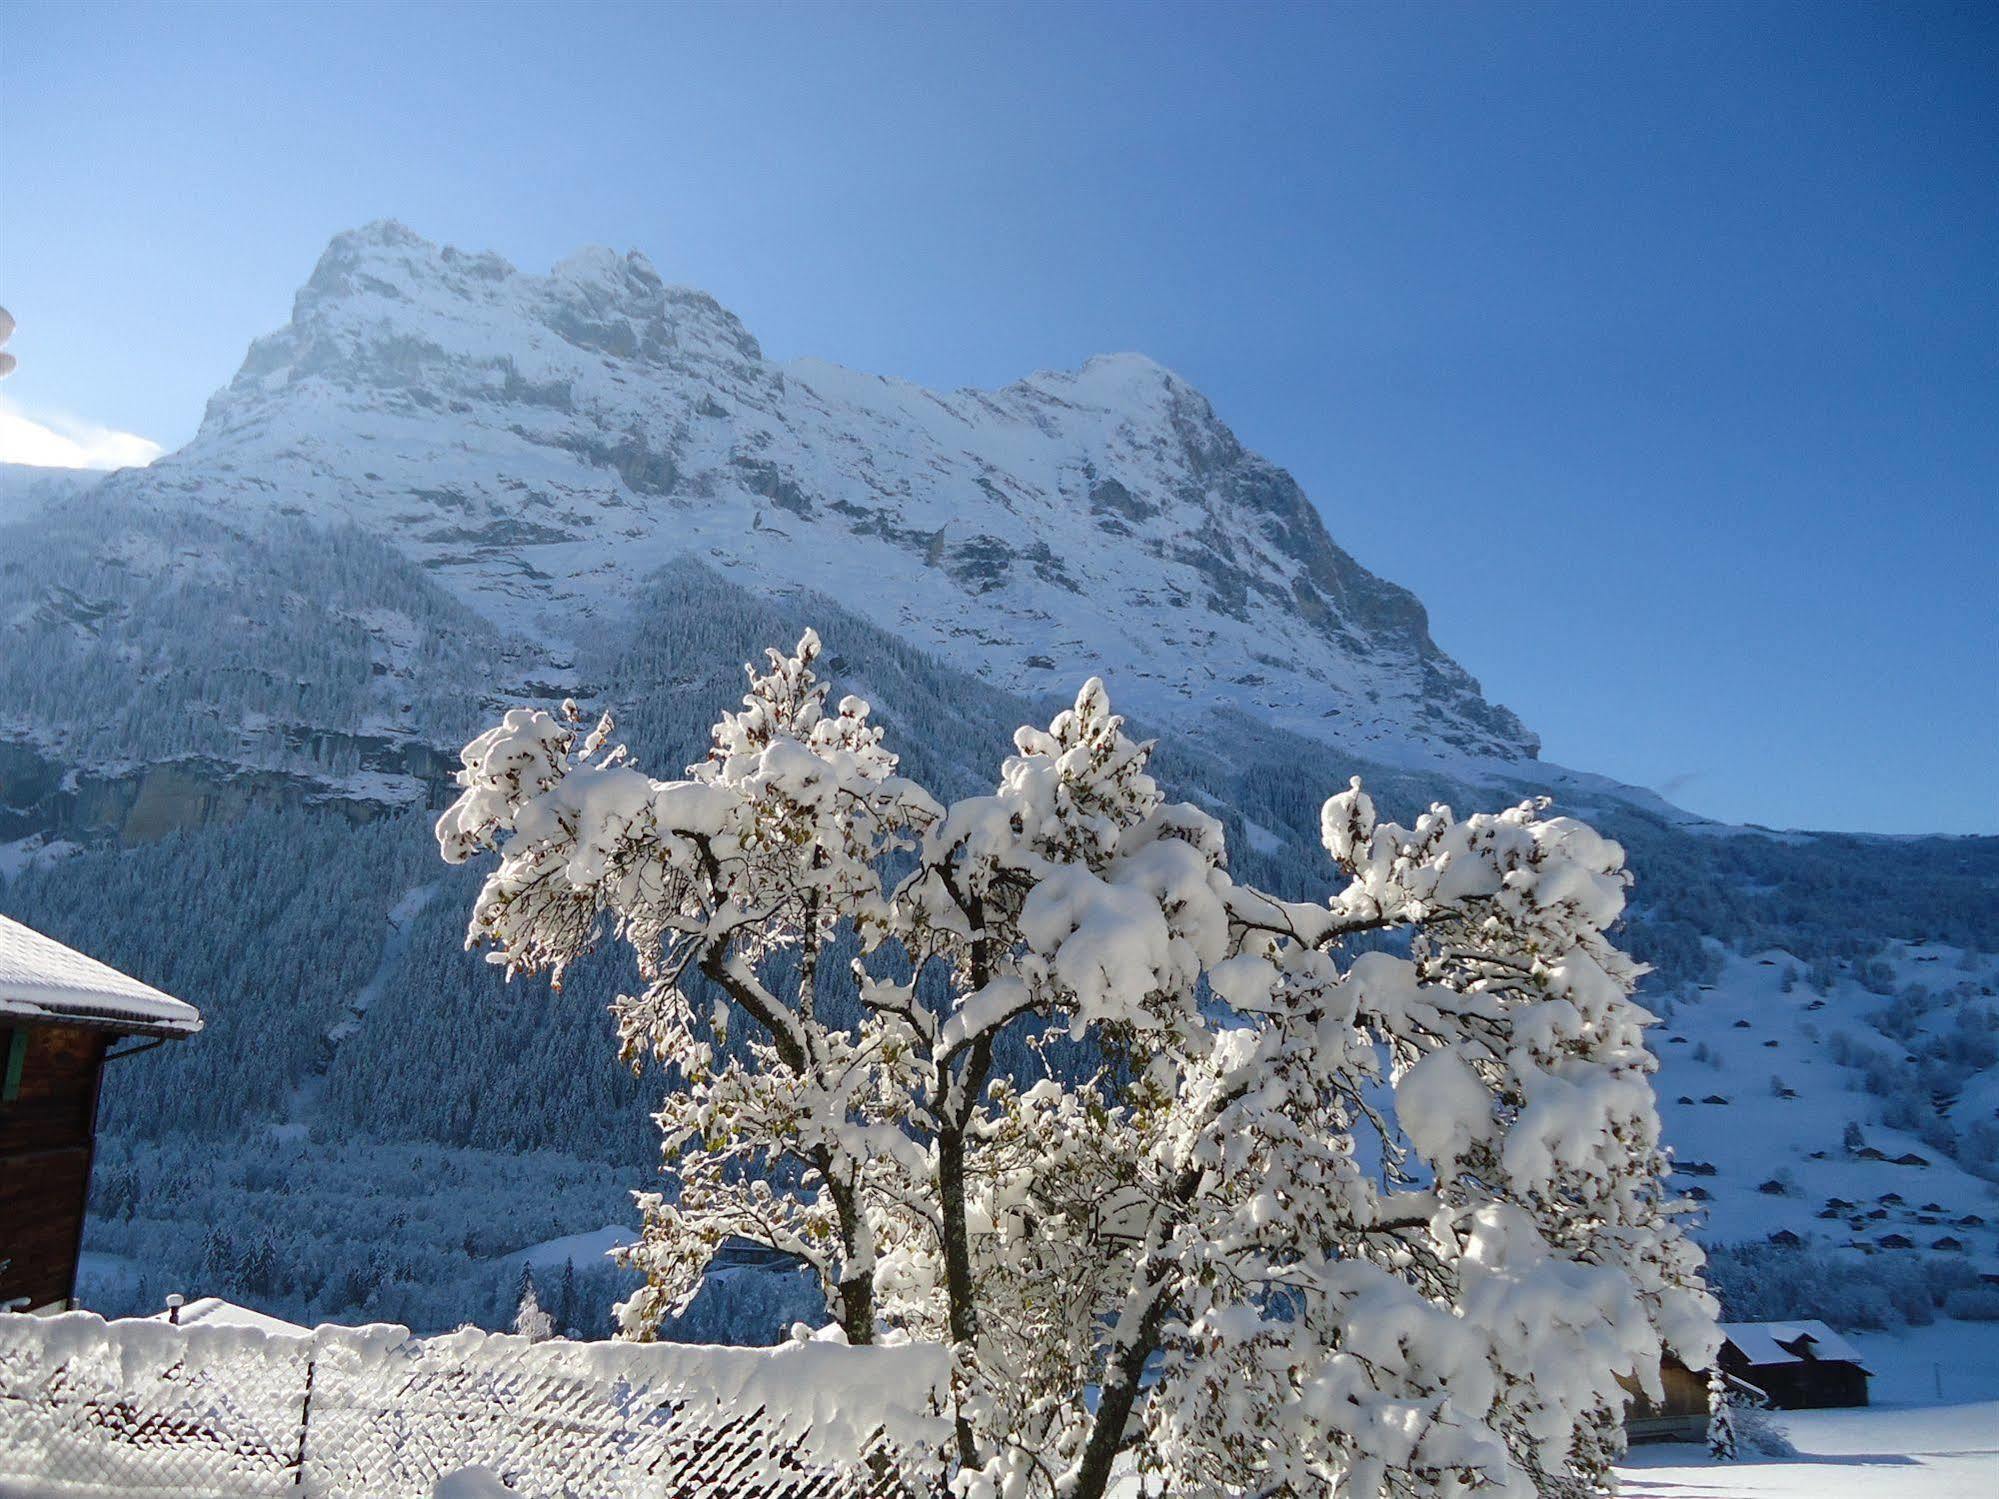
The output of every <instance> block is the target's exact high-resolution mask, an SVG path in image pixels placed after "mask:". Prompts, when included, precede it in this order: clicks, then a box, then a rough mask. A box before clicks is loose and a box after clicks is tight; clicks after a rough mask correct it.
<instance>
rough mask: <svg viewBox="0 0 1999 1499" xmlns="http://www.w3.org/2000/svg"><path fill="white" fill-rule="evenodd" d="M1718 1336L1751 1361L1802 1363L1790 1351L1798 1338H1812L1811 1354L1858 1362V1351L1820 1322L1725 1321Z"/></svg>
mask: <svg viewBox="0 0 1999 1499" xmlns="http://www.w3.org/2000/svg"><path fill="white" fill-rule="evenodd" d="M1721 1335H1722V1336H1723V1337H1725V1338H1727V1339H1728V1341H1729V1342H1731V1343H1733V1344H1734V1345H1735V1346H1736V1349H1737V1351H1739V1352H1740V1353H1741V1354H1742V1356H1743V1357H1744V1358H1746V1359H1748V1360H1749V1362H1750V1363H1752V1364H1801V1363H1803V1362H1804V1361H1805V1360H1804V1356H1803V1355H1802V1354H1799V1353H1795V1352H1793V1351H1792V1349H1791V1347H1790V1346H1787V1345H1795V1344H1796V1343H1797V1342H1798V1340H1799V1339H1801V1338H1810V1339H1811V1340H1812V1356H1813V1357H1814V1358H1816V1359H1820V1360H1824V1361H1830V1362H1835V1363H1849V1364H1858V1363H1860V1362H1861V1358H1860V1350H1859V1349H1858V1348H1855V1347H1854V1346H1853V1345H1852V1344H1851V1343H1849V1342H1847V1341H1846V1339H1845V1338H1842V1337H1841V1336H1840V1335H1839V1334H1838V1333H1836V1332H1834V1331H1833V1330H1832V1329H1831V1328H1830V1327H1827V1326H1826V1325H1825V1323H1823V1322H1817V1321H1804V1322H1724V1323H1722V1324H1721Z"/></svg>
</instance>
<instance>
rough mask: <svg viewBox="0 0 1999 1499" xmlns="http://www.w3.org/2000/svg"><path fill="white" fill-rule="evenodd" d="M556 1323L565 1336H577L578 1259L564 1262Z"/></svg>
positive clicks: (557, 1302)
mask: <svg viewBox="0 0 1999 1499" xmlns="http://www.w3.org/2000/svg"><path fill="white" fill-rule="evenodd" d="M555 1323H556V1326H557V1327H559V1328H561V1330H562V1335H563V1336H564V1337H565V1338H573V1337H575V1336H577V1332H578V1324H577V1321H576V1261H575V1260H573V1259H565V1260H564V1261H563V1262H562V1293H561V1295H560V1297H559V1298H558V1299H557V1301H556V1312H555Z"/></svg>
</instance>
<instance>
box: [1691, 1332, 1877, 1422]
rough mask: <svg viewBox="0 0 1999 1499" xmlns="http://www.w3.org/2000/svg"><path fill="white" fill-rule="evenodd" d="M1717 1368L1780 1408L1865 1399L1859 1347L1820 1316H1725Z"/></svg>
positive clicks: (1811, 1407)
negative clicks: (1815, 1319) (1799, 1319)
mask: <svg viewBox="0 0 1999 1499" xmlns="http://www.w3.org/2000/svg"><path fill="white" fill-rule="evenodd" d="M1721 1333H1722V1337H1723V1338H1724V1339H1725V1340H1726V1341H1724V1342H1723V1343H1722V1345H1721V1369H1722V1372H1723V1373H1724V1374H1726V1375H1728V1376H1729V1377H1730V1378H1732V1379H1738V1380H1740V1381H1742V1382H1743V1383H1744V1384H1748V1385H1753V1386H1754V1387H1755V1388H1756V1389H1758V1390H1760V1391H1762V1392H1763V1393H1764V1394H1765V1395H1767V1396H1768V1397H1769V1398H1770V1403H1771V1404H1772V1405H1774V1406H1776V1407H1777V1408H1778V1409H1779V1410H1787V1411H1796V1410H1820V1409H1824V1408H1827V1407H1831V1406H1845V1405H1865V1404H1867V1381H1868V1379H1869V1378H1870V1377H1871V1376H1870V1374H1869V1371H1868V1369H1867V1366H1866V1365H1865V1364H1863V1363H1861V1361H1860V1351H1859V1350H1858V1349H1857V1348H1855V1347H1854V1346H1853V1345H1852V1344H1851V1343H1849V1342H1847V1341H1846V1339H1844V1338H1842V1337H1841V1336H1840V1335H1839V1334H1838V1333H1836V1332H1834V1331H1833V1330H1832V1329H1831V1328H1830V1327H1828V1326H1826V1325H1825V1323H1823V1322H1724V1323H1723V1324H1722V1327H1721Z"/></svg>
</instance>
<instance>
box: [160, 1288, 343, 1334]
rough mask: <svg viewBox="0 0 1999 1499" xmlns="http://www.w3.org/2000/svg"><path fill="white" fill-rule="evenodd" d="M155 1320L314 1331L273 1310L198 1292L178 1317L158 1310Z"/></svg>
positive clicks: (188, 1323)
mask: <svg viewBox="0 0 1999 1499" xmlns="http://www.w3.org/2000/svg"><path fill="white" fill-rule="evenodd" d="M152 1320H153V1321H155V1322H171V1321H176V1320H177V1321H178V1322H179V1323H180V1325H181V1326H182V1327H193V1326H196V1325H197V1324H206V1325H208V1326H211V1327H254V1328H256V1329H258V1330H259V1331H260V1332H276V1333H293V1334H297V1335H298V1336H301V1337H303V1336H304V1335H305V1334H306V1333H308V1332H310V1331H312V1329H311V1328H309V1327H303V1326H301V1325H299V1324H298V1323H296V1322H287V1321H286V1320H285V1319H284V1318H283V1317H273V1316H272V1315H271V1314H270V1313H269V1312H260V1311H258V1310H257V1309H256V1308H255V1307H249V1306H238V1305H237V1304H236V1303H235V1302H233V1301H224V1300H223V1299H222V1298H221V1297H220V1296H197V1297H195V1298H194V1300H192V1301H190V1302H188V1303H187V1304H186V1305H185V1306H183V1307H182V1308H181V1309H180V1316H179V1317H178V1318H175V1317H174V1316H173V1314H172V1313H171V1312H158V1313H156V1314H155V1315H154V1316H153V1318H152Z"/></svg>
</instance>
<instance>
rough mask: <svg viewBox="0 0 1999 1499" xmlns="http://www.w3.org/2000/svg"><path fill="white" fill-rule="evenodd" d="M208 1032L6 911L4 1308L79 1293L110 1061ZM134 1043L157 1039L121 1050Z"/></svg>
mask: <svg viewBox="0 0 1999 1499" xmlns="http://www.w3.org/2000/svg"><path fill="white" fill-rule="evenodd" d="M200 1029H201V1013H200V1012H199V1011H198V1010H196V1009H195V1007H194V1006H193V1005H190V1004H187V1003H184V1002H183V1001H181V1000H178V999H175V998H174V997H173V996H172V995H170V994H163V993H161V992H160V991H159V990H158V989H155V988H153V987H152V986H151V985H150V984H142V983H140V982H139V981H138V980H137V979H135V978H132V977H131V976H130V975H128V974H123V973H120V972H119V971H118V970H117V969H115V968H112V967H109V966H108V965H106V964H103V963H100V962H98V961H97V960H96V959H95V958H89V957H85V956H84V955H83V954H82V953H80V952H77V951H75V950H73V949H71V948H68V947H64V946H63V945H62V944H61V943H60V942H57V941H55V940H54V939H53V938H50V937H45V936H43V935H42V934H41V933H40V932H37V931H35V930H34V929H33V928H31V927H26V926H23V925H22V924H21V923H20V922H18V921H13V920H10V919H9V918H7V917H5V916H0V1309H8V1310H27V1311H63V1310H66V1309H67V1308H68V1307H69V1305H70V1302H71V1299H72V1298H73V1297H74V1296H75V1295H76V1266H77V1259H78V1257H79V1255H80V1254H81V1252H82V1248H83V1218H84V1209H85V1207H86V1205H87V1204H88V1202H89V1198H90V1163H91V1157H92V1154H93V1151H94V1148H95V1145H96V1134H97V1091H98V1086H99V1083H100V1081H101V1079H102V1075H103V1071H104V1064H105V1062H106V1061H108V1060H115V1059H116V1058H118V1057H120V1056H129V1055H131V1053H132V1052H133V1051H139V1050H145V1049H147V1048H149V1047H152V1046H156V1045H158V1044H160V1043H161V1042H162V1041H166V1040H170V1039H175V1038H178V1037H184V1036H190V1035H192V1034H194V1032H196V1031H198V1030H200ZM128 1036H137V1037H143V1038H145V1039H144V1040H142V1041H141V1042H140V1043H139V1044H138V1045H137V1046H132V1047H127V1048H125V1049H123V1050H118V1051H114V1050H112V1047H113V1045H114V1043H116V1042H117V1041H119V1040H121V1039H122V1038H125V1037H128Z"/></svg>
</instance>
